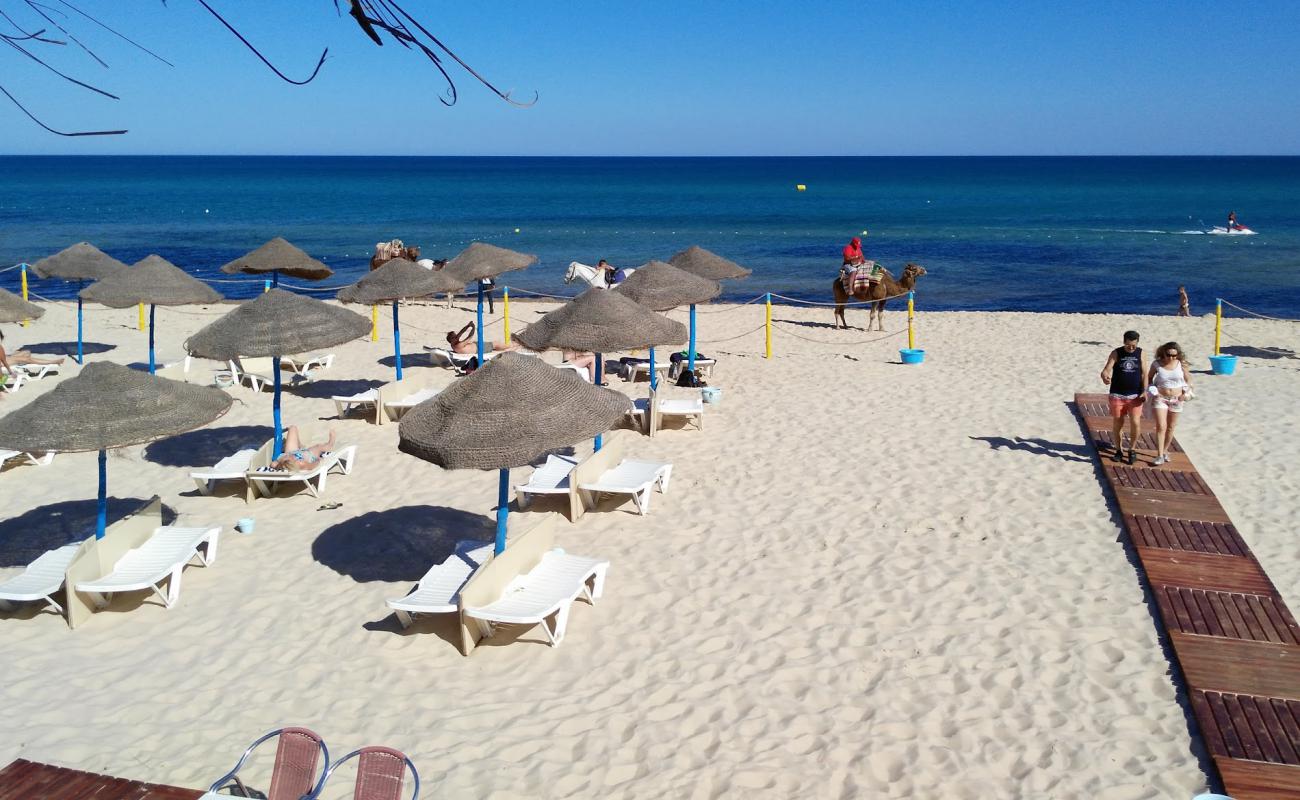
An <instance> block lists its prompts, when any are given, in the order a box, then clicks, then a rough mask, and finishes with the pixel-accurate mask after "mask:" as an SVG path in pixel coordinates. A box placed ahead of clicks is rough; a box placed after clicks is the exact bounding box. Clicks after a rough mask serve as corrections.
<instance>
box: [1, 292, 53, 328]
mask: <svg viewBox="0 0 1300 800" xmlns="http://www.w3.org/2000/svg"><path fill="white" fill-rule="evenodd" d="M44 313H45V309H43V308H41V307H40V306H38V305H36V304H35V303H29V302H27V301H26V300H24V299H22V298H21V297H19V296H18V295H16V294H14V293H13V292H11V291H9V290H8V289H0V322H23V321H25V320H29V319H40V318H41V315H42V314H44Z"/></svg>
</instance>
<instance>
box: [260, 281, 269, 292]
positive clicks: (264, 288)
mask: <svg viewBox="0 0 1300 800" xmlns="http://www.w3.org/2000/svg"><path fill="white" fill-rule="evenodd" d="M269 291H271V282H270V281H262V293H263V294H265V293H267V292H269Z"/></svg>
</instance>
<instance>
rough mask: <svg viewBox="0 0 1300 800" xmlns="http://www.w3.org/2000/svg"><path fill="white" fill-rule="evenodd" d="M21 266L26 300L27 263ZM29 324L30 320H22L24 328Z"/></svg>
mask: <svg viewBox="0 0 1300 800" xmlns="http://www.w3.org/2000/svg"><path fill="white" fill-rule="evenodd" d="M21 266H22V268H23V299H24V300H26V299H27V265H26V264H22V265H21ZM31 324H32V323H31V320H27V319H25V320H23V327H24V328H26V327H27V326H28V325H31Z"/></svg>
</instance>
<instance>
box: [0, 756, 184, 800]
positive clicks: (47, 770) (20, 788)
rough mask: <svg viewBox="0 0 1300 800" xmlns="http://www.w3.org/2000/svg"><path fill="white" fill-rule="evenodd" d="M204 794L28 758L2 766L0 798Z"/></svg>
mask: <svg viewBox="0 0 1300 800" xmlns="http://www.w3.org/2000/svg"><path fill="white" fill-rule="evenodd" d="M202 794H203V792H199V791H195V790H194V789H179V788H177V787H175V786H160V785H158V784H154V783H141V782H140V781H128V780H125V779H123V778H114V777H111V776H109V775H96V774H95V773H93V772H82V771H81V770H79V769H67V768H65V767H55V766H52V765H50V764H42V763H40V762H39V761H28V760H27V759H25V758H20V759H17V760H16V761H13V762H11V763H10V764H9V765H8V766H7V767H5V768H4V769H0V800H194V798H197V797H199V796H201V795H202Z"/></svg>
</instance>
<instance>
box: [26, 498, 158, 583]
mask: <svg viewBox="0 0 1300 800" xmlns="http://www.w3.org/2000/svg"><path fill="white" fill-rule="evenodd" d="M147 502H148V501H147V500H141V499H140V498H137V497H110V498H108V524H110V525H112V524H113V523H114V522H117V521H118V520H120V519H122V518H123V517H125V516H128V515H129V514H131V513H133V512H135V511H139V510H140V508H141V506H143V505H145V503H147ZM98 511H99V502H98V501H97V500H70V501H68V502H65V503H51V504H50V505H44V506H37V507H36V508H33V509H32V510H31V511H28V512H27V513H25V514H21V515H19V516H17V517H10V518H9V519H6V520H4V521H2V522H0V567H24V566H27V565H28V564H30V563H32V562H33V561H35V560H36V558H37V557H38V556H40V555H41V554H42V553H45V552H46V551H48V550H53V549H55V548H58V547H63V546H64V545H65V544H76V543H78V542H82V541H84V540H86V539H87V538H89V537H90V536H93V535H94V534H95V518H96V515H97V514H98ZM162 512H163V524H164V525H170V524H171V523H172V522H174V521H175V520H176V511H175V509H173V508H171V507H169V506H167V505H164V506H163V507H162Z"/></svg>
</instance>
